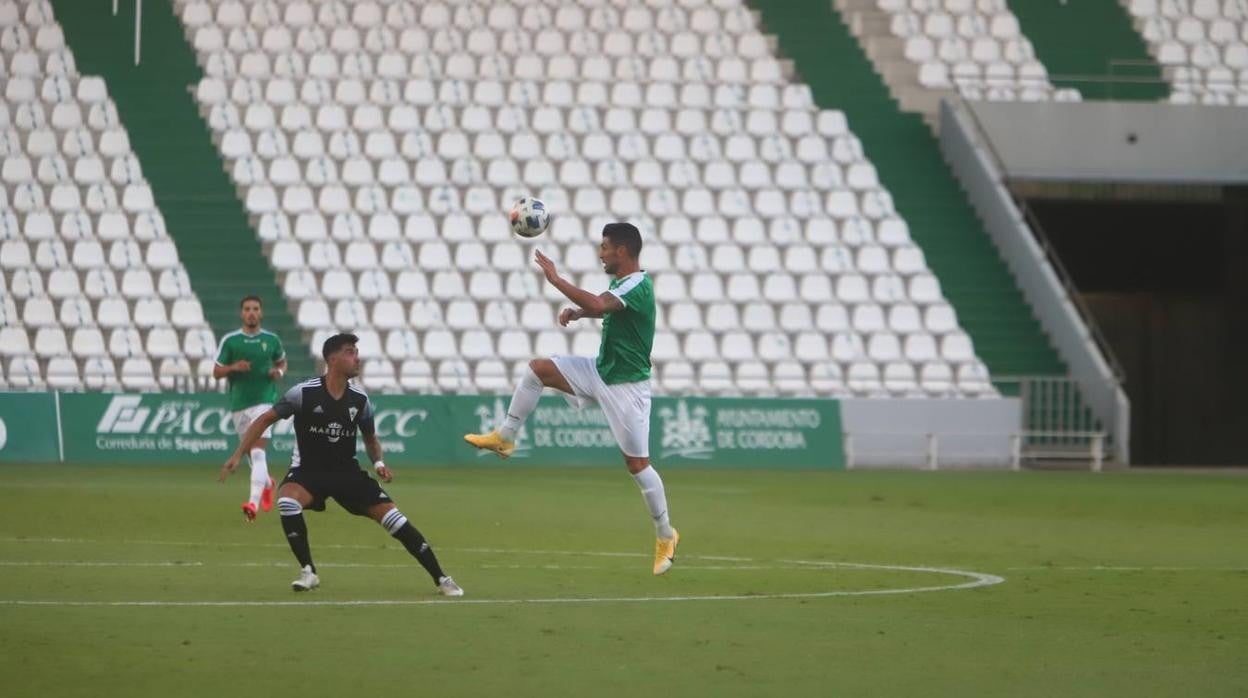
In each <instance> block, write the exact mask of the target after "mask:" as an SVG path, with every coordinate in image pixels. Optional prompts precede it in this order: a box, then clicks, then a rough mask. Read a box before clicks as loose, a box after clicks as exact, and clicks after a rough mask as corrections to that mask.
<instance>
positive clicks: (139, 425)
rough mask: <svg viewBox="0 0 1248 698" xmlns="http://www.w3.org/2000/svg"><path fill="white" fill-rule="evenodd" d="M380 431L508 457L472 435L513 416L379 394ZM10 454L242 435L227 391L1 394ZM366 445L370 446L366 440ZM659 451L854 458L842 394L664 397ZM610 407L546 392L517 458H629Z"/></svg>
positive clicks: (713, 459) (799, 462)
mask: <svg viewBox="0 0 1248 698" xmlns="http://www.w3.org/2000/svg"><path fill="white" fill-rule="evenodd" d="M372 400H373V406H374V409H375V410H376V424H377V433H378V436H379V437H380V438H381V441H382V445H383V447H384V448H385V452H386V461H387V462H389V463H392V464H395V465H417V466H419V465H470V464H477V463H480V464H491V465H493V464H497V463H498V462H499V461H498V460H497V459H496V458H495V456H494V455H493V454H489V453H484V452H481V451H476V450H474V449H472V448H470V447H469V446H468V445H467V444H464V443H463V441H462V440H461V439H460V436H461V435H462V434H464V433H467V432H475V431H484V430H488V429H489V428H491V427H492V426H493V425H494V424H497V423H498V422H501V421H502V418H503V415H504V413H505V411H506V407H507V398H506V397H501V396H492V395H485V396H476V395H377V396H373V397H372ZM293 427H294V424H293V420H284V421H281V422H278V423H277V424H276V425H275V426H274V430H273V438H272V440H271V442H270V444H269V452H270V454H271V456H270V457H271V458H276V459H277V460H276V461H275V462H276V463H277V464H279V466H280V464H282V463H284V462H286V461H287V459H288V456H289V454H290V452H291V451H292V450H293V449H294V446H295V437H294V433H293ZM0 428H2V429H4V433H5V434H6V435H7V436H6V438H5V440H4V443H3V444H2V445H0V462H27V463H28V462H51V463H55V462H68V463H125V464H132V463H152V464H187V465H207V464H218V463H220V462H221V461H223V460H224V459H225V458H226V456H227V455H229V453H230V452H231V451H233V449H234V447H235V445H236V444H237V436H236V435H235V434H234V425H233V420H232V419H231V417H230V412H229V409H228V407H227V404H226V398H225V396H224V395H222V394H220V393H198V394H196V393H188V394H172V393H165V394H160V393H156V394H108V393H60V394H53V393H0ZM360 450H361V452H362V451H363V444H362V441H361V444H360ZM650 456H651V458H652V459H654V461H655V462H658V463H663V464H690V465H696V464H705V465H710V466H715V467H796V468H831V469H841V468H844V466H845V455H844V449H843V445H842V436H841V415H840V406H839V404H838V403H837V402H836V401H834V400H779V399H772V400H767V399H737V398H655V399H654V402H653V405H652V408H651V416H650ZM621 462H622V461H621V455H620V452H619V449H618V447H617V446H616V445H615V440H614V439H613V438H612V436H611V431H610V429H609V428H608V426H607V422H606V418H605V416H604V415H603V413H602V411H601V410H600V409H598V408H596V407H591V408H588V409H583V410H581V409H576V408H574V407H571V406H569V405H568V404H567V403H566V402H565V401H564V400H563V399H561V398H558V397H545V398H543V399H542V401H541V403H540V404H539V405H538V407H537V409H536V410H535V411H534V413H533V414H532V415H531V416H530V417H529V419H528V421H527V422H526V423H525V426H524V428H523V430H522V431H521V433H520V435H519V439H518V441H517V448H516V452H515V454H514V455H513V456H512V457H511V459H510V460H508V461H507V463H508V464H510V465H516V466H523V465H526V464H533V465H569V466H590V467H596V466H618V465H620V464H621Z"/></svg>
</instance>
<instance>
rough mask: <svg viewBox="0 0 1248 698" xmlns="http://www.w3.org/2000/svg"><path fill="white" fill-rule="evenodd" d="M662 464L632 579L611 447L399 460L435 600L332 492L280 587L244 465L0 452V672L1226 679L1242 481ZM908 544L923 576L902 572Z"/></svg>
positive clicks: (263, 690) (949, 689) (681, 691)
mask: <svg viewBox="0 0 1248 698" xmlns="http://www.w3.org/2000/svg"><path fill="white" fill-rule="evenodd" d="M663 475H664V478H665V480H666V483H667V488H668V493H669V497H670V500H671V506H672V511H673V514H674V522H675V524H676V525H677V526H678V527H679V528H680V530H681V533H682V539H683V540H682V544H681V547H680V550H679V554H678V556H677V564H676V567H675V568H674V569H673V570H672V572H670V573H669V574H668V575H667V576H665V577H662V578H654V577H653V576H652V575H651V574H650V566H651V559H650V556H651V552H652V546H653V532H652V529H651V526H650V523H649V520H648V517H647V515H646V512H645V508H644V505H643V503H642V501H641V497H640V495H639V494H638V492H637V488H636V486H635V485H634V484H633V483H632V481H631V480H630V478H629V477H628V476H627V475H626V474H625V472H624V471H623V468H622V467H621V468H620V469H619V470H618V471H616V470H610V471H608V470H596V469H595V470H575V469H559V470H543V469H529V468H520V467H515V468H509V467H508V468H491V469H460V470H452V469H442V470H413V469H405V470H400V471H399V472H398V474H397V478H396V482H395V483H393V484H392V485H390V486H389V487H388V488H387V489H388V490H389V491H390V493H391V494H392V495H393V496H394V497H395V499H396V501H397V502H398V504H399V506H400V508H401V509H402V510H403V511H404V512H405V513H406V514H407V515H408V517H409V518H410V519H411V520H412V521H413V522H414V523H415V524H416V525H417V527H419V528H420V529H421V530H422V531H423V532H424V533H425V534H426V535H427V536H428V537H429V539H430V541H431V542H432V543H433V545H434V547H435V549H436V550H437V552H438V554H439V556H440V558H441V559H442V562H443V564H444V567H446V569H447V570H448V572H450V573H451V574H453V575H454V576H455V578H456V580H457V581H459V582H460V584H461V585H462V586H463V587H464V588H465V589H466V591H467V596H466V597H465V598H464V599H461V600H443V599H442V598H441V597H438V596H436V595H435V594H434V590H433V586H432V584H431V583H430V582H429V580H428V578H427V577H426V576H425V574H424V572H423V571H422V570H421V569H420V568H419V566H418V565H417V564H416V563H415V561H414V560H411V559H410V558H409V557H408V556H407V554H406V552H404V551H403V549H402V548H401V547H400V546H399V545H398V543H397V542H395V541H393V540H392V539H390V538H389V536H387V535H385V533H384V532H383V531H382V530H381V528H380V527H379V526H377V525H376V524H374V523H372V522H371V521H367V520H365V519H359V518H355V517H351V516H349V515H347V514H346V513H345V512H343V511H342V510H341V509H338V508H337V507H336V505H334V504H332V503H331V504H330V506H329V511H327V512H325V513H322V514H317V513H309V514H307V518H308V526H309V531H310V534H309V535H310V540H311V542H312V549H313V554H314V556H315V558H316V561H317V564H318V567H319V568H320V576H321V581H322V587H321V588H320V589H318V590H316V591H314V592H311V593H309V594H300V595H296V594H294V593H292V592H291V591H290V588H289V582H290V580H291V579H293V578H294V577H295V564H294V561H293V559H292V558H291V556H290V553H289V551H288V549H287V548H286V544H285V541H284V539H283V536H282V532H281V528H280V525H279V524H278V519H277V516H276V512H274V513H271V514H268V515H263V516H262V517H261V519H260V520H259V521H258V522H257V523H256V524H253V525H245V524H244V523H242V521H241V519H242V517H241V514H240V513H239V512H238V504H239V503H240V502H241V501H242V500H243V498H244V494H245V488H246V483H245V478H243V477H236V478H235V479H234V480H232V481H231V482H230V483H229V484H227V485H225V486H218V485H217V484H216V483H215V481H214V476H215V470H213V469H186V468H181V469H175V468H152V467H147V468H129V467H128V468H120V467H117V468H105V467H58V466H45V467H30V466H10V465H6V466H3V467H0V686H2V688H0V691H2V692H3V694H4V695H5V696H14V697H18V696H43V695H56V696H114V695H116V696H122V695H125V696H162V697H164V696H170V695H175V696H221V695H231V694H240V693H247V694H255V695H265V694H269V695H277V694H278V693H279V692H280V693H283V694H290V695H302V696H343V695H361V694H368V693H385V694H398V695H439V696H484V695H499V696H527V695H534V696H537V695H541V696H552V695H555V696H559V695H593V696H610V695H621V696H624V695H631V696H636V695H664V696H762V695H818V696H827V695H853V696H867V695H870V696H912V695H913V696H918V695H921V696H942V695H949V696H960V697H964V696H967V695H1011V696H1106V695H1131V696H1166V695H1174V696H1178V695H1183V696H1187V695H1201V696H1232V695H1236V696H1239V695H1244V694H1245V693H1248V544H1245V541H1248V533H1246V531H1248V478H1245V477H1242V476H1236V475H1186V474H1160V473H1125V474H1101V475H1092V474H1087V473H913V472H911V473H902V472H896V473H869V472H851V473H821V472H766V471H738V470H734V471H716V470H712V469H683V470H682V469H675V468H668V469H667V470H665V471H663ZM839 563H855V564H839ZM859 565H866V566H859ZM919 567H923V568H941V569H943V570H946V571H943V572H939V571H932V570H922V569H898V568H919ZM996 578H1001V580H1002V581H1000V582H999V583H994V582H997V581H998V580H997V579H996ZM959 586H961V587H972V586H973V587H975V588H951V587H959ZM933 587H935V588H936V589H933V590H928V591H917V590H919V589H930V588H933ZM894 592H896V593H894ZM728 597H730V598H728ZM30 602H37V603H33V604H32V603H30Z"/></svg>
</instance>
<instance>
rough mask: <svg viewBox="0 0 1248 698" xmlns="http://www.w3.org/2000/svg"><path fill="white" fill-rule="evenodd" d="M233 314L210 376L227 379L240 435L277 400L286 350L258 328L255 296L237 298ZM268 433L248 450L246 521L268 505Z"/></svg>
mask: <svg viewBox="0 0 1248 698" xmlns="http://www.w3.org/2000/svg"><path fill="white" fill-rule="evenodd" d="M238 315H239V317H240V318H241V319H242V321H243V326H242V328H240V329H237V330H234V331H233V332H230V333H229V334H227V335H225V336H224V337H222V338H221V344H220V345H219V346H218V347H217V365H216V366H213V367H212V377H213V378H227V379H228V380H229V382H230V411H231V412H232V413H233V416H234V431H235V432H236V433H238V435H239V436H240V437H241V436H242V435H243V434H244V433H246V431H247V427H248V426H250V425H251V423H252V422H253V421H255V419H256V417H259V416H260V415H262V414H264V413H265V412H267V411H268V409H269V408H270V407H272V406H273V403H274V402H277V381H279V380H281V378H282V376H284V375H286V352H285V350H283V349H282V340H280V339H278V338H277V335H275V334H273V333H272V332H269V331H268V330H266V329H263V328H262V327H260V321H261V320H262V319H263V318H264V309H263V307H262V306H261V303H260V298H259V297H257V296H247V297H246V298H244V299H243V300H242V301H240V302H239V304H238ZM271 436H273V428H272V427H270V428H268V429H266V430H265V432H264V434H263V436H262V437H261V438H260V439H259V440H257V441H256V442H255V444H253V445H252V447H251V451H250V452H249V453H248V455H249V457H250V460H251V492H250V493H249V494H248V496H247V501H246V502H244V503H243V516H245V517H246V520H247V521H255V519H256V508H257V507H259V508H260V509H262V510H263V511H269V510H270V509H272V508H273V478H271V477H269V464H268V460H267V458H266V456H265V452H264V447H265V446H267V445H268V443H269V437H271Z"/></svg>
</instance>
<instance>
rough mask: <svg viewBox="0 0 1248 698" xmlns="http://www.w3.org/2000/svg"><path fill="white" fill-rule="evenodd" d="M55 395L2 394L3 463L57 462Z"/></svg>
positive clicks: (0, 435) (0, 432)
mask: <svg viewBox="0 0 1248 698" xmlns="http://www.w3.org/2000/svg"><path fill="white" fill-rule="evenodd" d="M56 430H57V410H56V395H55V394H52V393H0V463H57V462H59V461H60V460H61V453H60V445H59V444H60V439H59V438H58V435H57V431H56Z"/></svg>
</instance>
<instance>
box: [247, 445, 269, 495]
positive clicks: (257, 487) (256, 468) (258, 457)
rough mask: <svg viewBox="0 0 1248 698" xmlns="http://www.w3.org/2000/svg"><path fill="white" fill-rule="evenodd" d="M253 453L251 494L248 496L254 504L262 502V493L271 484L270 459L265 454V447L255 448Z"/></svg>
mask: <svg viewBox="0 0 1248 698" xmlns="http://www.w3.org/2000/svg"><path fill="white" fill-rule="evenodd" d="M250 455H251V495H250V496H249V497H247V501H249V502H251V503H252V504H255V505H257V506H258V505H259V504H260V493H261V492H263V491H264V488H265V487H267V486H268V484H269V460H268V457H267V456H265V454H264V449H263V448H253V449H251V452H250Z"/></svg>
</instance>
